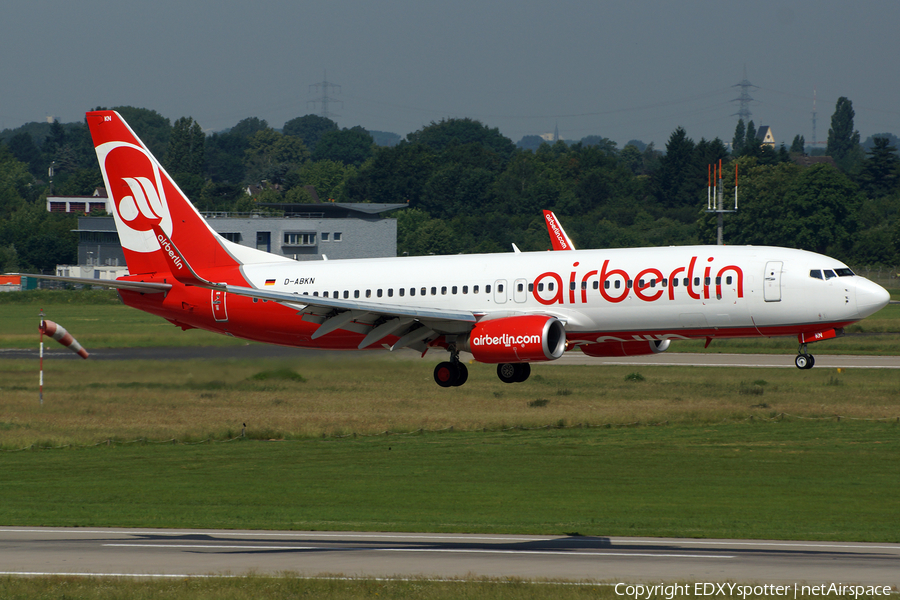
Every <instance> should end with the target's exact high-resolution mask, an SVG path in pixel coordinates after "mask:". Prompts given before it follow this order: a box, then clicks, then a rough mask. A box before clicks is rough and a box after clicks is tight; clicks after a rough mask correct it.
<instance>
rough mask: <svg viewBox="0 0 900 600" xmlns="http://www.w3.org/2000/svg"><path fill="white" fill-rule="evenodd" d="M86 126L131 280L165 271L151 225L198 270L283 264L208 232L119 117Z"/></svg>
mask: <svg viewBox="0 0 900 600" xmlns="http://www.w3.org/2000/svg"><path fill="white" fill-rule="evenodd" d="M87 122H88V127H89V128H90V130H91V137H92V138H93V140H94V149H95V150H96V152H97V160H98V161H99V162H100V170H101V171H102V172H103V180H104V182H105V183H106V189H107V191H108V193H109V195H110V197H111V198H112V200H113V202H112V205H113V209H114V216H115V219H116V229H117V231H118V233H119V241H120V242H121V243H122V249H123V250H124V252H125V261H126V262H127V263H128V270H129V272H130V273H131V274H132V275H134V274H138V273H158V272H162V273H166V272H168V271H169V266H168V263H167V262H166V260H165V259H164V257H163V255H162V250H161V249H160V244H159V241H158V239H157V236H156V235H155V234H154V232H153V227H154V226H158V227H159V228H160V229H162V230H163V231H164V232H165V233H166V235H167V236H168V237H169V238H171V240H172V241H173V242H175V243H176V244H177V245H178V248H179V249H180V250H181V251H182V253H183V254H184V256H185V257H186V258H188V259H189V260H190V263H191V265H192V266H193V267H194V268H195V269H197V270H198V271H206V270H208V269H213V268H221V269H223V270H225V271H236V268H237V267H238V266H240V265H241V264H242V263H245V262H276V261H279V260H284V259H283V258H282V257H278V256H275V255H271V254H267V253H264V252H259V251H257V250H256V249H252V248H245V247H243V246H239V245H237V244H233V243H231V242H228V241H227V240H225V239H223V238H222V237H221V236H219V235H218V234H217V233H216V232H215V231H213V229H212V228H211V227H210V226H209V225H208V224H207V223H206V220H205V219H204V218H203V217H202V216H201V215H200V213H199V212H197V209H196V208H194V205H193V204H191V203H190V201H189V200H188V199H187V197H186V196H185V195H184V193H183V192H182V191H181V190H180V189H179V188H178V185H176V184H175V182H174V181H173V180H172V178H171V177H170V176H169V174H168V173H166V171H165V169H163V168H162V165H160V164H159V161H157V160H156V158H154V156H153V155H152V154H151V153H150V150H148V149H147V147H146V146H145V145H144V144H143V143H142V142H141V140H140V139H138V137H137V135H135V133H134V131H132V130H131V128H130V127H129V126H128V124H127V123H126V122H125V120H124V119H122V117H121V116H120V115H119V113H117V112H115V111H112V110H101V111H95V112H89V113H87Z"/></svg>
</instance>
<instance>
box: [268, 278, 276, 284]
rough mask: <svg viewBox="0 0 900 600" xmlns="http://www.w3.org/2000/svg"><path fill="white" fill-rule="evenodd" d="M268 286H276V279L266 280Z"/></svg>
mask: <svg viewBox="0 0 900 600" xmlns="http://www.w3.org/2000/svg"><path fill="white" fill-rule="evenodd" d="M266 285H275V280H274V279H266Z"/></svg>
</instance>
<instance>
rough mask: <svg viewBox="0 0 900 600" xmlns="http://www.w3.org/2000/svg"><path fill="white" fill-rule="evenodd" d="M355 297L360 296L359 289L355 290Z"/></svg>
mask: <svg viewBox="0 0 900 600" xmlns="http://www.w3.org/2000/svg"><path fill="white" fill-rule="evenodd" d="M353 297H354V298H359V290H353Z"/></svg>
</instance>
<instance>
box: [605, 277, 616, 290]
mask: <svg viewBox="0 0 900 600" xmlns="http://www.w3.org/2000/svg"><path fill="white" fill-rule="evenodd" d="M616 287H618V286H616ZM603 289H604V290H608V289H609V279H607V280H606V281H604V282H603Z"/></svg>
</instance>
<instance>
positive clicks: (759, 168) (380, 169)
mask: <svg viewBox="0 0 900 600" xmlns="http://www.w3.org/2000/svg"><path fill="white" fill-rule="evenodd" d="M116 110H118V111H119V112H120V113H121V114H122V116H123V117H124V118H125V119H126V120H127V121H128V122H129V124H130V125H131V127H132V128H133V129H134V130H135V132H136V133H137V134H138V136H139V137H140V138H141V139H142V140H143V141H144V143H145V144H147V146H148V147H149V148H150V150H151V151H152V152H153V153H154V155H156V156H157V157H158V158H160V160H161V161H162V162H163V165H164V166H165V167H166V169H167V170H168V171H169V172H170V173H171V174H172V176H173V177H174V178H175V179H176V181H177V182H178V184H179V185H180V186H181V188H182V189H183V190H184V191H185V193H187V195H188V196H189V197H190V198H191V199H192V200H193V201H194V203H195V204H196V205H197V207H198V208H199V209H200V210H204V211H228V212H250V211H263V212H264V211H265V210H266V207H265V205H266V204H271V203H278V202H313V201H315V199H316V196H317V197H318V199H320V200H321V201H329V200H333V201H338V202H374V203H397V202H402V203H407V204H408V208H406V209H404V210H400V211H396V212H395V213H394V215H395V216H396V218H397V221H398V250H399V252H400V253H402V254H409V255H421V254H453V253H462V252H465V253H471V252H499V251H509V249H510V244H512V243H515V244H516V245H517V246H518V247H519V248H521V249H523V250H541V249H546V248H548V247H549V239H548V237H547V233H546V229H545V226H544V222H543V219H542V216H541V210H542V209H550V210H554V211H555V212H556V214H557V215H558V216H559V217H560V219H561V220H562V222H563V224H564V226H565V227H566V230H567V231H568V232H569V234H570V236H571V237H572V238H573V240H574V241H575V243H576V245H577V247H579V248H613V247H631V246H666V245H680V244H694V243H701V244H707V243H715V236H716V232H715V217H714V216H712V215H710V214H709V213H707V212H706V210H705V209H706V195H707V192H706V187H707V183H708V176H709V175H708V173H709V171H708V166H709V165H711V164H714V163H718V162H719V161H720V160H721V161H722V163H723V165H726V168H724V169H723V171H724V174H725V186H726V188H727V189H729V190H730V189H731V186H733V184H734V166H735V164H736V165H737V166H738V167H739V173H740V176H739V183H740V188H739V195H740V210H739V212H737V213H735V214H730V215H728V216H726V219H725V229H724V238H725V242H726V243H728V244H767V245H778V246H786V247H792V248H804V249H808V250H813V251H817V252H823V253H826V254H829V255H832V256H835V257H837V258H840V259H842V260H845V261H847V262H849V263H851V264H869V265H876V264H877V265H894V264H897V263H898V259H900V185H898V180H900V159H898V155H897V146H896V144H897V138H896V137H894V136H893V135H892V134H882V135H879V136H873V138H871V139H869V140H867V141H866V143H865V144H860V136H859V132H858V131H856V130H855V129H854V126H853V118H854V114H853V108H852V103H851V102H850V101H849V100H848V99H847V98H841V99H840V100H838V102H837V105H836V107H835V113H834V116H832V121H831V128H830V130H829V136H828V146H827V148H826V150H825V154H827V155H828V156H830V157H831V160H828V161H825V162H821V163H819V164H814V165H813V166H803V165H802V164H798V163H802V161H797V160H796V159H797V157H798V156H801V155H803V153H804V150H805V142H804V140H803V138H802V136H796V137H795V138H794V141H793V143H792V145H791V147H790V148H789V149H788V148H785V147H784V145H782V146H781V147H780V148H778V149H775V148H774V147H770V146H767V145H761V144H760V142H759V140H758V139H757V136H756V128H755V126H754V124H753V122H752V121H751V122H749V123H744V122H743V121H739V122H738V124H737V126H736V128H735V132H734V137H733V139H732V143H731V147H730V148H729V147H728V146H727V145H726V144H725V143H724V142H723V141H722V140H720V139H718V138H717V139H714V140H706V139H700V140H699V141H694V140H693V139H692V138H691V137H690V136H689V135H688V132H687V131H686V130H685V129H684V128H682V127H677V128H676V129H675V130H674V131H673V132H672V134H671V135H670V136H669V139H668V140H667V143H666V146H665V148H664V149H656V148H654V146H653V144H649V145H645V144H643V143H642V142H640V141H637V140H634V141H632V142H629V143H628V144H626V145H625V147H624V148H621V149H619V148H618V147H617V145H616V144H615V143H614V142H612V141H610V140H608V139H606V138H603V137H601V136H590V137H587V138H584V139H583V140H581V141H579V142H575V143H569V142H565V141H557V142H555V143H548V142H545V141H543V140H540V142H538V140H537V139H534V138H536V136H526V137H525V138H523V139H522V140H520V142H519V143H518V144H516V143H514V142H513V141H512V140H510V139H509V138H506V137H505V136H503V135H502V134H501V133H500V132H499V130H498V129H496V128H490V127H489V126H487V125H485V124H483V123H480V122H478V121H476V120H472V119H467V118H461V119H444V120H441V121H440V122H433V123H431V124H430V125H428V126H426V127H423V128H422V129H420V130H418V131H415V132H412V133H409V134H407V135H406V137H405V139H403V140H400V141H399V142H398V140H397V138H399V136H392V135H391V134H385V133H383V132H369V131H367V130H365V129H364V128H362V127H359V126H357V127H350V128H343V129H342V128H340V127H338V125H337V123H335V122H334V121H331V120H329V119H325V118H322V117H319V116H316V115H305V116H301V117H297V118H295V119H292V120H290V121H287V122H286V123H285V124H284V125H283V127H282V128H281V129H275V128H273V127H271V126H270V125H269V124H268V123H267V122H266V121H265V120H263V119H259V118H248V119H244V120H242V121H240V122H238V123H237V124H236V125H235V126H234V127H232V128H231V129H229V130H227V131H222V132H218V133H214V134H212V135H207V134H206V133H204V131H203V130H202V128H201V126H200V124H199V123H197V122H196V121H195V120H194V119H192V118H191V117H183V118H180V119H178V120H176V121H175V122H174V123H171V122H170V121H169V120H168V119H166V118H165V117H163V116H161V115H160V114H158V113H157V112H155V111H152V110H148V109H141V108H133V107H117V108H116ZM376 137H378V138H379V141H380V143H384V142H385V140H387V141H389V142H392V145H378V144H376V143H375V138H376ZM392 137H393V139H392ZM0 138H2V140H0V269H2V270H3V271H11V270H17V269H18V270H23V271H24V270H31V269H41V270H50V269H53V267H54V266H55V265H56V264H58V263H73V262H75V259H76V247H77V238H76V237H75V234H74V233H73V232H72V230H73V229H75V228H76V227H77V225H76V223H75V221H74V217H72V216H65V215H57V214H50V213H47V212H46V209H45V199H46V196H47V195H48V194H50V193H52V194H55V195H90V194H91V193H92V192H93V190H94V189H95V188H96V187H99V186H101V185H102V177H101V175H100V171H99V168H98V166H97V163H96V157H95V154H94V152H93V147H92V144H91V141H90V134H89V132H88V130H87V126H86V124H85V123H83V122H82V123H68V124H60V123H58V122H54V123H52V124H42V123H31V124H28V125H25V126H23V127H21V128H18V129H16V130H7V131H4V132H2V133H0ZM538 139H539V138H538ZM393 142H397V143H393ZM51 167H52V169H53V177H52V181H51V179H50V177H49V172H50V171H49V170H50V168H51ZM247 190H249V191H250V193H249V194H248V192H247Z"/></svg>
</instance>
